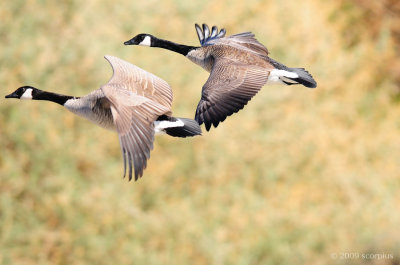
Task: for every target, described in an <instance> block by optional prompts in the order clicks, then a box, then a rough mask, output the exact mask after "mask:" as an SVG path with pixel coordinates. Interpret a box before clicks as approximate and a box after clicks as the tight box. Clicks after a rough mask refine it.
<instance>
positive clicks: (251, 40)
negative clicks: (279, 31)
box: [226, 32, 268, 56]
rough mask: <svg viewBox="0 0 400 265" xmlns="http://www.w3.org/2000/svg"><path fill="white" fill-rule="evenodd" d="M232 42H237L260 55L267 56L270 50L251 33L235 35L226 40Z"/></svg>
mask: <svg viewBox="0 0 400 265" xmlns="http://www.w3.org/2000/svg"><path fill="white" fill-rule="evenodd" d="M226 39H227V40H229V41H230V42H235V43H237V44H239V45H241V46H243V47H246V48H247V49H250V50H252V51H253V52H256V53H258V54H260V55H264V56H267V55H268V49H267V48H266V47H265V46H264V45H262V44H261V43H260V42H258V40H257V39H256V38H255V36H254V34H253V33H251V32H243V33H239V34H235V35H232V36H229V37H228V38H226Z"/></svg>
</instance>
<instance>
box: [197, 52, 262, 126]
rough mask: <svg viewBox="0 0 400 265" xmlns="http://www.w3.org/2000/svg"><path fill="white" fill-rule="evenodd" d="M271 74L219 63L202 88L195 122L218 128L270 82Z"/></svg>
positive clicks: (230, 62)
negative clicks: (269, 76)
mask: <svg viewBox="0 0 400 265" xmlns="http://www.w3.org/2000/svg"><path fill="white" fill-rule="evenodd" d="M268 75H269V71H268V70H266V69H263V68H261V67H257V66H249V65H244V64H239V63H235V62H233V61H230V60H227V59H218V60H217V61H216V62H215V63H214V66H213V68H212V70H211V73H210V76H209V78H208V80H207V82H206V83H205V84H204V86H203V90H202V96H201V100H200V102H199V104H198V105H197V110H196V117H195V119H196V121H197V122H198V123H199V124H202V123H204V124H205V126H206V129H207V131H209V129H210V127H211V124H213V125H214V127H217V126H218V124H219V123H220V122H222V121H224V120H225V119H226V117H228V116H230V115H232V114H233V113H236V112H238V111H239V110H241V109H242V108H243V107H244V106H245V105H246V104H247V102H248V101H249V100H250V99H251V98H252V97H253V96H254V95H255V94H257V92H258V91H259V90H260V89H261V87H262V86H263V85H264V84H265V83H266V82H267V80H268Z"/></svg>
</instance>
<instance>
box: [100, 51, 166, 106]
mask: <svg viewBox="0 0 400 265" xmlns="http://www.w3.org/2000/svg"><path fill="white" fill-rule="evenodd" d="M104 58H106V60H107V61H108V62H109V63H110V64H111V67H112V68H113V72H114V73H113V76H112V77H111V79H110V81H108V83H107V84H110V85H111V84H117V85H118V86H123V87H124V88H125V89H127V90H130V91H132V92H134V93H136V94H138V95H140V96H144V97H146V98H148V99H151V100H152V101H154V102H157V103H159V104H161V105H163V106H165V107H167V108H168V109H171V104H172V89H171V87H170V86H169V85H168V83H167V82H165V81H164V80H162V79H161V78H159V77H157V76H155V75H153V74H152V73H149V72H147V71H145V70H143V69H141V68H139V67H137V66H135V65H133V64H131V63H128V62H126V61H124V60H122V59H119V58H117V57H114V56H111V55H106V56H104Z"/></svg>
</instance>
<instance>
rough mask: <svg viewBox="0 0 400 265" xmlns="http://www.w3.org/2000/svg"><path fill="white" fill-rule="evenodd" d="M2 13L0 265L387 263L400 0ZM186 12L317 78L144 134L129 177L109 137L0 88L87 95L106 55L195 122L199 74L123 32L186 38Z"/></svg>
mask: <svg viewBox="0 0 400 265" xmlns="http://www.w3.org/2000/svg"><path fill="white" fill-rule="evenodd" d="M0 18H1V23H0V42H1V44H0V47H1V49H0V67H1V68H0V91H1V95H0V96H1V97H0V101H1V103H0V135H1V137H0V147H1V148H0V263H1V264H216V265H218V264H362V263H368V264H399V258H400V256H399V253H400V230H399V224H400V204H399V203H400V192H399V191H400V141H399V134H400V70H399V69H400V56H399V53H400V52H399V44H400V5H399V2H398V1H396V0H381V1H362V0H339V1H323V0H304V1H301V3H300V2H299V1H278V0H269V1H257V0H247V1H232V0H221V1H183V0H165V1H154V0H147V1H118V2H115V1H112V2H111V1H94V0H89V1H78V0H69V1H34V0H31V1H21V0H16V1H2V2H0ZM194 23H207V24H209V25H210V26H212V25H218V26H219V27H220V28H221V27H224V28H226V30H227V35H231V34H234V33H239V32H243V31H252V32H253V33H255V34H256V36H257V38H258V40H259V41H260V42H261V43H263V44H265V45H266V46H267V47H268V49H269V51H270V53H271V57H272V58H274V59H276V60H278V61H280V62H282V63H284V64H286V65H288V66H291V67H304V68H306V69H307V70H308V71H309V72H310V73H312V75H313V76H314V78H315V79H316V80H317V82H318V88H317V89H315V90H311V89H307V88H305V87H300V86H265V87H264V88H263V89H262V90H261V91H260V92H259V93H258V95H257V96H256V97H255V98H253V100H252V101H251V102H250V103H249V104H248V105H247V106H246V107H245V108H244V110H242V111H240V112H239V113H237V114H235V115H233V116H231V117H229V118H228V119H227V120H226V121H225V122H223V123H222V124H220V125H219V127H218V128H217V129H212V130H211V131H210V132H205V131H204V134H203V136H202V137H196V138H192V139H175V138H170V137H158V138H157V139H156V142H155V148H154V151H153V152H152V153H151V159H150V161H149V163H148V167H147V169H146V171H145V173H144V177H143V178H142V179H140V180H139V181H138V182H128V181H127V179H122V174H123V161H122V157H121V154H120V147H119V142H118V137H117V135H116V134H115V133H113V132H109V131H106V130H104V129H101V128H99V127H97V126H95V125H93V124H91V123H90V122H87V121H85V120H83V119H82V118H80V117H77V116H74V115H73V114H71V113H69V112H68V111H67V110H65V109H63V108H61V107H60V106H58V105H56V104H53V103H50V102H28V101H24V102H20V101H17V100H5V99H4V95H6V94H8V93H11V92H12V91H14V90H15V89H16V88H17V87H19V86H22V85H33V86H36V87H38V88H41V89H44V90H49V91H54V92H58V93H62V94H68V95H74V96H81V95H85V94H87V93H89V92H90V91H92V90H94V89H97V88H99V87H100V86H101V85H102V84H105V83H106V82H107V81H108V80H109V78H110V77H111V75H112V70H111V67H110V66H109V64H108V63H107V61H106V60H105V59H104V58H103V56H104V55H106V54H110V55H114V56H117V57H120V58H122V59H125V60H127V61H129V62H132V63H133V64H136V65H138V66H139V67H142V68H143V69H145V70H148V71H150V72H152V73H154V74H156V75H157V76H159V77H161V78H163V79H165V80H166V81H167V82H169V83H170V85H171V86H172V88H173V91H174V100H175V101H174V104H173V110H174V114H175V116H181V117H191V118H193V117H194V113H195V108H196V105H197V102H198V100H199V99H200V91H201V87H202V85H203V84H204V82H205V81H206V80H207V77H208V73H207V72H205V71H204V70H203V69H201V68H200V67H198V66H197V65H195V64H193V63H191V62H190V61H188V60H187V59H186V58H184V57H183V56H181V55H179V54H175V53H172V52H168V51H165V50H161V49H154V48H153V49H151V48H146V47H138V46H136V47H132V46H129V47H127V46H124V45H123V42H124V41H126V40H128V39H130V38H131V37H133V36H134V35H136V34H138V33H144V32H146V33H151V34H153V35H155V36H158V37H160V38H164V39H169V40H172V41H176V42H179V43H183V44H188V45H198V39H197V35H196V32H195V29H194ZM343 253H360V255H361V253H372V254H387V255H389V254H391V255H392V257H393V258H384V259H377V258H375V259H362V258H360V257H359V258H357V257H355V256H353V258H352V259H351V258H347V259H341V256H340V255H342V254H343ZM334 255H337V256H336V258H335V256H334ZM342 257H343V256H342ZM386 257H388V256H386Z"/></svg>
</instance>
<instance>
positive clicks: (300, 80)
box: [282, 68, 317, 88]
mask: <svg viewBox="0 0 400 265" xmlns="http://www.w3.org/2000/svg"><path fill="white" fill-rule="evenodd" d="M288 70H289V71H290V72H294V73H296V74H297V75H298V76H299V77H297V78H290V77H286V76H285V78H287V79H290V80H293V81H295V82H297V84H302V85H303V86H306V87H309V88H315V87H317V82H316V81H315V80H314V78H313V77H312V75H311V74H310V73H309V72H307V71H306V70H305V69H304V68H288ZM282 82H284V83H285V84H287V85H295V84H296V83H292V82H286V81H284V80H282Z"/></svg>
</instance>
